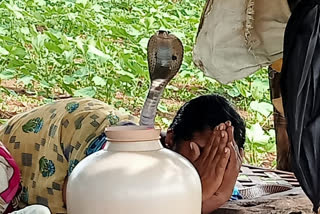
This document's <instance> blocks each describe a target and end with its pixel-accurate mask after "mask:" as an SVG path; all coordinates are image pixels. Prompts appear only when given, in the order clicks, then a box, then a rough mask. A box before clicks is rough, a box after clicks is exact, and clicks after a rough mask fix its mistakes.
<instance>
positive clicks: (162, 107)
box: [158, 103, 168, 113]
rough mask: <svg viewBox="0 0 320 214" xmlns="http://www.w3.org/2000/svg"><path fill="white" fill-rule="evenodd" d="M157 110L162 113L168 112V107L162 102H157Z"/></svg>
mask: <svg viewBox="0 0 320 214" xmlns="http://www.w3.org/2000/svg"><path fill="white" fill-rule="evenodd" d="M158 110H159V111H160V112H162V113H168V108H167V107H166V106H165V105H163V104H162V103H159V105H158Z"/></svg>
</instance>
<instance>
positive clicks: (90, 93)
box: [74, 87, 96, 97]
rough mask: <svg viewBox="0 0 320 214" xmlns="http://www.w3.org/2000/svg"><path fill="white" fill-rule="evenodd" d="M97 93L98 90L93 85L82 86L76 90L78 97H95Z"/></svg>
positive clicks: (75, 94)
mask: <svg viewBox="0 0 320 214" xmlns="http://www.w3.org/2000/svg"><path fill="white" fill-rule="evenodd" d="M95 94H96V92H95V90H94V88H93V87H86V88H81V89H79V90H76V91H75V92H74V96H76V97H94V95H95Z"/></svg>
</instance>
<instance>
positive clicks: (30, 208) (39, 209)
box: [10, 205, 51, 214]
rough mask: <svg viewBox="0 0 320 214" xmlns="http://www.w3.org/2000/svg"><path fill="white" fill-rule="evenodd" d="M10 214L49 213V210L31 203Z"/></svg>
mask: <svg viewBox="0 0 320 214" xmlns="http://www.w3.org/2000/svg"><path fill="white" fill-rule="evenodd" d="M10 214H51V212H50V210H49V209H48V208H47V207H45V206H42V205H32V206H28V207H26V208H24V209H21V210H18V211H14V212H12V213H10Z"/></svg>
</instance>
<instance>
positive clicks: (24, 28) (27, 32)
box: [20, 27, 30, 35]
mask: <svg viewBox="0 0 320 214" xmlns="http://www.w3.org/2000/svg"><path fill="white" fill-rule="evenodd" d="M20 31H21V33H23V34H25V35H28V34H30V31H29V28H27V27H22V28H20Z"/></svg>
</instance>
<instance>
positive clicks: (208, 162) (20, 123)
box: [0, 95, 245, 213]
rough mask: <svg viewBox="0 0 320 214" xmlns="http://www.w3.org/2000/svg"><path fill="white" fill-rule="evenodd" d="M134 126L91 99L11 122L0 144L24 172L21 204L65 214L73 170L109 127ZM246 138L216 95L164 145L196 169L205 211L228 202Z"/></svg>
mask: <svg viewBox="0 0 320 214" xmlns="http://www.w3.org/2000/svg"><path fill="white" fill-rule="evenodd" d="M128 121H131V122H128ZM226 121H229V122H227V123H225V122H226ZM136 122H137V118H135V117H132V116H130V115H129V114H127V113H125V112H121V111H118V110H115V109H114V108H113V107H111V106H109V105H107V104H105V103H103V102H100V101H98V100H95V99H90V98H72V99H67V100H61V101H58V102H55V103H52V104H47V105H44V106H41V107H39V108H37V109H34V110H33V111H30V112H26V113H23V114H19V115H17V116H15V117H13V118H12V119H11V120H9V121H8V123H7V124H6V125H4V126H3V127H0V141H2V142H3V143H4V145H5V146H6V147H7V149H8V150H9V151H10V152H11V154H12V155H13V157H14V159H15V160H16V162H17V164H18V166H19V168H20V171H21V175H22V193H21V201H22V202H23V203H24V204H25V205H28V204H42V205H45V206H47V207H49V208H50V210H51V212H52V213H66V207H65V204H66V203H65V187H66V184H67V178H68V175H69V174H70V173H71V172H72V170H73V168H74V167H75V166H76V165H77V163H79V161H81V160H82V159H83V158H85V157H86V156H88V155H90V154H92V153H94V152H96V151H98V150H100V149H102V148H103V147H104V144H105V143H106V136H105V134H104V129H105V128H106V127H108V126H112V125H119V124H120V125H124V124H130V123H133V124H134V123H136ZM219 124H220V125H219ZM231 124H232V125H231ZM218 125H219V126H218ZM217 126H218V128H217V129H215V130H213V129H214V128H215V127H217ZM233 130H234V134H233ZM244 134H245V127H244V123H243V121H242V119H241V118H240V116H239V115H238V114H237V113H236V111H235V110H234V109H233V108H232V107H231V106H230V104H229V103H228V102H227V101H226V99H224V98H222V97H220V96H217V95H208V96H201V97H198V98H196V99H194V100H191V101H190V102H187V103H186V104H185V105H184V106H183V107H182V108H181V109H180V110H179V112H178V113H177V115H176V117H175V118H174V120H173V123H172V125H171V126H170V129H169V131H168V134H167V137H166V139H165V144H166V146H167V147H168V148H171V149H172V150H174V151H176V152H178V153H180V154H182V155H184V156H185V157H186V158H187V159H189V160H190V161H191V162H192V163H193V164H194V166H195V167H196V169H197V170H198V172H199V174H200V177H201V180H202V185H203V198H204V202H203V211H204V212H211V211H212V210H214V209H216V208H218V207H219V206H220V205H222V204H223V203H224V202H225V201H227V200H228V199H229V198H230V196H231V194H232V190H233V187H234V183H235V181H236V178H237V175H238V172H239V169H240V164H241V157H240V155H239V154H238V151H237V144H238V145H239V147H240V148H242V146H243V143H244ZM233 136H234V137H233ZM235 142H236V143H237V144H236V143H235Z"/></svg>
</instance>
